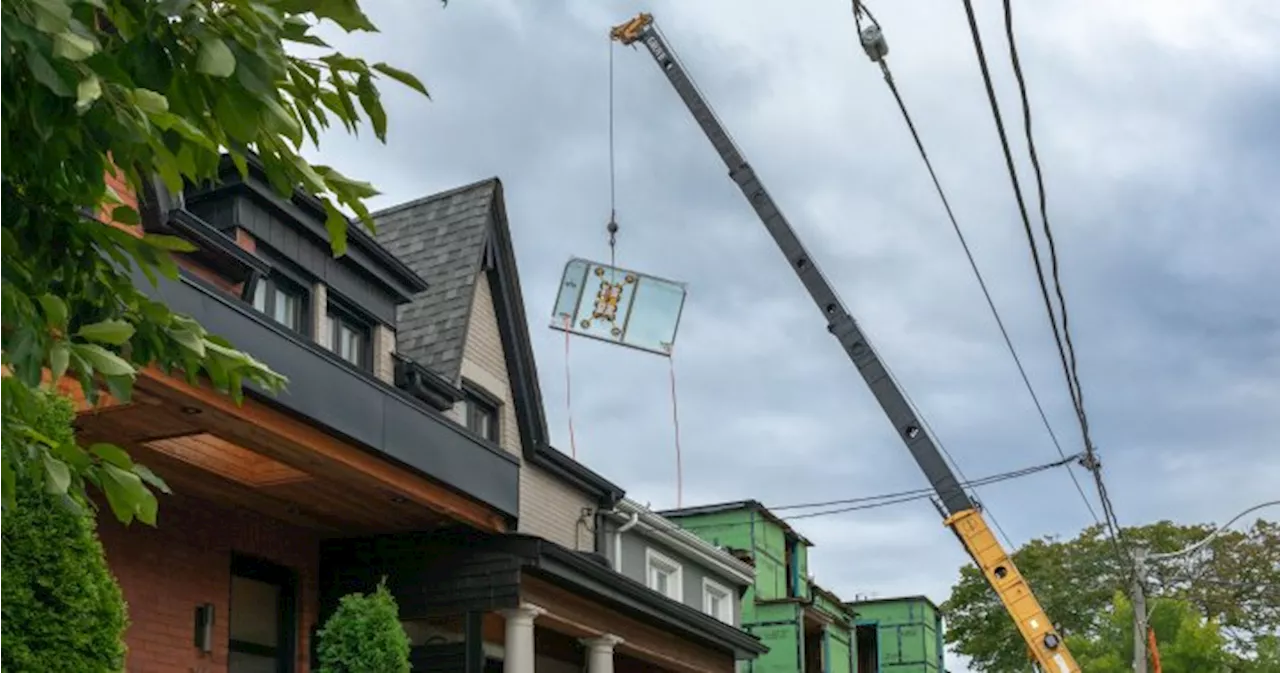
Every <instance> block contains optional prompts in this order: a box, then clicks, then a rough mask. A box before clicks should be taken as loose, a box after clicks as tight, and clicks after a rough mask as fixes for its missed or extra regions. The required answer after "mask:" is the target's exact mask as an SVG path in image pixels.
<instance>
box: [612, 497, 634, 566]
mask: <svg viewBox="0 0 1280 673" xmlns="http://www.w3.org/2000/svg"><path fill="white" fill-rule="evenodd" d="M638 523H640V513H639V512H632V513H631V520H630V521H628V522H626V523H624V524H622V525H621V526H618V530H616V531H614V533H613V571H614V572H619V573H620V572H622V534H623V533H625V532H627V531H629V530H631V529H632V528H634V527H635V525H636V524H638Z"/></svg>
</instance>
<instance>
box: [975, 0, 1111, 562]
mask: <svg viewBox="0 0 1280 673" xmlns="http://www.w3.org/2000/svg"><path fill="white" fill-rule="evenodd" d="M964 9H965V15H966V17H967V19H968V23H969V33H970V35H971V36H972V38H973V47H974V52H975V53H976V55H977V57H978V66H979V69H980V70H981V72H982V80H983V85H984V87H985V88H986V93H987V101H988V103H989V104H990V106H991V114H992V118H993V119H994V121H995V125H996V132H997V134H998V136H999V139H1000V146H1001V149H1002V151H1003V152H1004V158H1005V166H1006V168H1007V169H1008V171H1009V180H1010V183H1011V184H1012V186H1013V192H1014V197H1015V198H1016V200H1017V205H1018V213H1019V215H1020V216H1021V219H1022V226H1023V230H1024V232H1025V233H1026V236H1027V242H1028V244H1029V246H1030V249H1031V258H1032V261H1033V263H1034V265H1035V270H1036V281H1037V284H1038V285H1039V287H1040V294H1041V298H1042V299H1043V301H1044V306H1045V310H1046V312H1047V313H1048V314H1049V324H1050V326H1051V327H1052V328H1053V338H1054V345H1055V346H1056V347H1057V350H1058V359H1059V361H1060V362H1061V364H1062V371H1063V376H1064V377H1065V378H1066V381H1067V388H1068V390H1069V391H1070V393H1071V401H1072V404H1073V406H1074V407H1075V412H1076V420H1077V421H1078V422H1079V424H1080V433H1081V438H1082V440H1083V442H1084V448H1085V452H1086V454H1087V457H1088V463H1087V466H1088V468H1089V470H1090V471H1091V472H1092V473H1093V478H1094V482H1095V485H1096V486H1097V489H1098V497H1099V500H1100V501H1101V503H1102V510H1103V516H1104V517H1105V520H1106V527H1107V530H1108V533H1109V537H1110V538H1111V541H1112V544H1113V546H1114V547H1115V551H1116V553H1117V554H1118V555H1120V556H1122V557H1125V558H1127V559H1128V560H1130V561H1131V560H1132V559H1131V555H1130V554H1127V553H1126V552H1125V550H1124V549H1122V546H1123V545H1124V542H1123V538H1122V533H1121V530H1120V523H1119V520H1118V519H1117V518H1116V516H1115V510H1114V508H1113V507H1112V504H1111V500H1110V496H1108V494H1107V490H1106V485H1105V484H1104V483H1103V481H1102V474H1101V467H1100V465H1099V464H1098V462H1097V459H1096V457H1095V454H1094V445H1093V441H1092V438H1091V437H1090V436H1089V421H1088V418H1087V416H1086V414H1085V410H1084V403H1083V397H1082V394H1081V391H1080V389H1079V387H1078V384H1079V377H1078V375H1076V370H1075V368H1074V367H1073V366H1072V364H1070V363H1071V362H1074V348H1073V347H1072V346H1071V345H1070V338H1069V337H1067V338H1066V339H1064V337H1063V332H1065V330H1066V323H1065V322H1064V324H1063V326H1062V328H1061V329H1059V325H1058V316H1057V311H1055V309H1054V304H1053V300H1052V299H1051V298H1050V296H1049V288H1048V285H1047V282H1046V278H1045V271H1044V265H1043V264H1042V262H1041V259H1040V251H1039V247H1038V245H1037V244H1036V239H1035V234H1034V232H1033V231H1032V229H1031V218H1030V217H1029V216H1028V214H1027V205H1026V201H1025V199H1024V198H1023V195H1022V187H1021V184H1020V183H1019V181H1018V171H1017V168H1016V167H1015V165H1014V160H1013V152H1012V151H1011V150H1010V147H1009V138H1008V134H1007V133H1006V132H1005V127H1004V118H1003V116H1002V115H1001V113H1000V105H999V102H998V101H997V100H996V93H995V87H994V85H993V84H992V80H991V70H990V68H989V67H988V65H987V57H986V53H985V51H984V49H983V46H982V35H981V31H980V30H979V29H978V22H977V17H976V16H975V15H974V11H973V2H972V0H964ZM1004 11H1005V28H1006V33H1007V37H1008V38H1009V40H1010V43H1009V44H1010V58H1011V59H1013V60H1014V62H1015V66H1014V70H1015V73H1016V75H1017V77H1018V80H1019V91H1020V93H1021V95H1022V101H1023V112H1024V125H1025V126H1026V134H1027V137H1028V138H1030V137H1031V128H1030V103H1029V102H1028V100H1027V97H1026V86H1025V81H1024V78H1023V76H1022V73H1021V63H1020V61H1018V58H1017V47H1016V44H1015V41H1014V37H1013V19H1012V7H1011V6H1010V3H1009V0H1005V2H1004ZM1033 163H1034V164H1035V165H1036V166H1037V169H1036V175H1037V184H1038V186H1039V187H1040V188H1041V207H1042V208H1044V207H1045V204H1044V190H1043V175H1042V174H1041V172H1040V170H1039V168H1038V165H1039V159H1038V157H1037V158H1035V159H1034V160H1033ZM1046 210H1047V209H1046ZM1042 214H1043V211H1042ZM1043 226H1044V229H1045V230H1046V232H1049V231H1050V230H1049V225H1048V220H1047V219H1045V220H1044V225H1043ZM1048 238H1049V239H1050V240H1051V238H1052V234H1051V232H1050V233H1049V235H1048ZM1050 254H1051V258H1052V260H1051V261H1052V264H1053V265H1054V281H1055V287H1056V289H1055V294H1056V295H1057V296H1058V298H1059V299H1060V301H1062V292H1061V282H1060V279H1059V277H1058V276H1057V273H1056V270H1057V261H1056V250H1054V249H1052V247H1051V251H1050ZM1065 308H1066V305H1065V301H1063V303H1062V307H1061V309H1062V311H1063V312H1064V315H1065ZM1068 349H1071V355H1070V356H1068Z"/></svg>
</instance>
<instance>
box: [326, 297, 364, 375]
mask: <svg viewBox="0 0 1280 673" xmlns="http://www.w3.org/2000/svg"><path fill="white" fill-rule="evenodd" d="M325 318H326V319H325V330H326V334H327V338H328V343H327V344H324V345H325V346H327V347H328V348H329V350H331V351H333V352H334V353H337V354H338V357H340V358H342V359H343V360H346V361H347V362H350V363H351V364H353V365H355V366H357V367H360V368H361V369H369V361H370V360H371V359H372V358H371V357H370V356H369V342H370V339H369V335H370V333H371V330H370V329H369V324H368V323H367V322H365V321H363V320H360V319H359V318H356V317H355V316H354V315H352V314H351V313H348V312H347V311H344V310H342V309H341V308H339V307H337V306H335V305H334V304H333V302H329V312H328V315H327V316H326V317H325ZM321 343H324V341H323V340H322V341H321Z"/></svg>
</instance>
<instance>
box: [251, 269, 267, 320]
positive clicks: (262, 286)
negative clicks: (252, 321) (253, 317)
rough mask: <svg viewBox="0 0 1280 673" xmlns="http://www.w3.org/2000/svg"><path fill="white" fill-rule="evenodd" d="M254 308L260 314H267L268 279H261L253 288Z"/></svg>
mask: <svg viewBox="0 0 1280 673" xmlns="http://www.w3.org/2000/svg"><path fill="white" fill-rule="evenodd" d="M253 308H255V309H257V311H258V312H259V313H266V312H267V279H265V278H261V279H259V280H258V282H257V283H255V284H254V286H253Z"/></svg>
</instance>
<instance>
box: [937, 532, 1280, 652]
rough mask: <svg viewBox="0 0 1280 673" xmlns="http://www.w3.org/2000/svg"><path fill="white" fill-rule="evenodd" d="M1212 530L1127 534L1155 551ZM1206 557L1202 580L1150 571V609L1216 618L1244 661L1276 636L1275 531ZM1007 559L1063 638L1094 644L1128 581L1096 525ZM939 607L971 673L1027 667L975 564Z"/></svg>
mask: <svg viewBox="0 0 1280 673" xmlns="http://www.w3.org/2000/svg"><path fill="white" fill-rule="evenodd" d="M1213 528H1214V527H1213V526H1209V525H1191V526H1182V525H1176V524H1173V523H1171V522H1167V521H1166V522H1160V523H1156V524H1152V525H1149V526H1142V527H1135V528H1128V529H1125V535H1126V537H1127V538H1128V539H1129V540H1131V541H1133V542H1134V543H1135V544H1137V543H1141V544H1145V545H1147V546H1148V547H1149V548H1150V549H1151V550H1152V551H1154V552H1166V551H1174V550H1177V549H1181V548H1184V547H1186V546H1187V545H1190V544H1191V543H1193V542H1197V541H1199V540H1201V539H1203V538H1204V537H1205V536H1207V535H1208V534H1209V533H1210V532H1212V530H1213ZM1205 553H1206V554H1208V559H1209V560H1208V561H1205V562H1202V563H1199V564H1197V567H1198V568H1199V569H1200V573H1199V574H1198V575H1197V576H1196V577H1194V578H1192V577H1189V576H1188V575H1187V574H1186V572H1185V568H1184V567H1183V566H1182V565H1180V564H1168V563H1156V564H1152V566H1151V568H1150V570H1151V573H1152V579H1153V581H1152V585H1151V594H1152V600H1153V604H1154V603H1158V602H1159V601H1160V600H1164V599H1173V600H1178V601H1184V602H1185V603H1186V604H1187V605H1189V606H1190V607H1191V608H1192V609H1194V611H1195V614H1197V615H1198V616H1199V617H1200V618H1201V619H1204V620H1213V621H1214V623H1216V624H1217V625H1218V628H1220V629H1221V633H1222V634H1223V637H1224V638H1225V639H1226V640H1227V643H1228V645H1229V648H1228V649H1229V650H1230V651H1231V652H1234V653H1237V654H1239V655H1240V657H1241V659H1240V661H1244V660H1247V659H1249V658H1250V657H1253V656H1254V654H1255V653H1256V652H1257V651H1258V650H1259V649H1260V648H1261V647H1262V646H1263V645H1264V644H1265V642H1266V641H1264V640H1261V639H1263V638H1264V637H1265V636H1267V634H1274V633H1276V632H1277V631H1280V525H1277V524H1276V523H1273V522H1268V521H1263V520H1258V521H1257V522H1256V523H1254V525H1253V526H1252V527H1251V528H1249V529H1248V530H1246V531H1243V532H1241V531H1232V532H1228V533H1226V534H1224V535H1222V536H1220V537H1219V538H1218V539H1216V540H1215V541H1214V542H1213V543H1211V544H1210V545H1209V548H1208V549H1207V551H1206V552H1205ZM1013 558H1014V563H1016V564H1017V566H1018V569H1019V570H1020V571H1021V572H1022V574H1023V575H1024V576H1025V577H1026V578H1027V581H1028V582H1029V583H1030V585H1031V588H1032V589H1033V590H1034V591H1035V594H1036V597H1037V598H1039V599H1040V602H1041V603H1042V604H1043V606H1044V608H1045V611H1046V612H1047V613H1048V614H1049V616H1050V617H1051V618H1053V619H1054V620H1055V621H1056V622H1057V623H1058V624H1059V625H1060V626H1061V627H1062V629H1063V631H1064V632H1065V633H1066V634H1067V635H1068V637H1073V636H1074V637H1077V638H1084V639H1086V640H1088V639H1095V638H1097V637H1099V634H1100V633H1101V632H1102V631H1103V629H1104V628H1105V627H1106V625H1107V623H1108V622H1107V620H1108V619H1109V618H1110V617H1109V616H1110V615H1112V614H1114V601H1113V599H1114V596H1115V592H1116V591H1117V589H1121V588H1123V587H1124V586H1126V584H1127V581H1128V580H1127V574H1126V568H1125V567H1124V565H1123V564H1122V562H1121V560H1120V559H1119V558H1118V557H1117V555H1116V553H1115V549H1114V548H1113V547H1112V545H1111V543H1110V542H1109V540H1108V539H1107V538H1106V536H1105V535H1104V534H1103V531H1102V529H1101V528H1100V527H1098V526H1094V527H1090V528H1087V529H1085V530H1084V531H1083V532H1082V533H1081V534H1080V535H1079V536H1078V537H1076V538H1075V539H1072V540H1065V541H1064V540H1059V539H1055V538H1043V539H1039V540H1032V541H1031V542H1029V543H1027V544H1026V545H1024V546H1023V547H1022V548H1020V549H1018V550H1017V551H1016V552H1015V553H1014V555H1013ZM944 607H945V609H946V614H947V631H946V640H947V642H948V643H949V644H950V645H952V646H953V648H954V649H955V651H956V652H958V653H960V654H963V655H965V656H967V657H969V658H970V659H971V660H972V664H971V665H972V667H973V668H974V670H977V671H983V672H984V673H1022V672H1023V671H1026V670H1027V653H1026V645H1025V644H1024V643H1023V641H1022V638H1021V637H1020V636H1019V635H1018V633H1017V630H1016V628H1015V626H1014V624H1013V621H1012V620H1011V619H1010V618H1009V616H1008V614H1007V613H1006V612H1005V610H1004V607H1003V606H1002V605H1001V603H1000V601H999V598H998V597H997V596H996V595H995V592H993V591H992V590H991V588H990V586H989V585H988V584H987V582H986V580H985V579H984V578H983V577H982V574H981V573H980V572H979V571H978V569H977V568H976V567H975V566H973V565H966V566H964V567H963V568H961V569H960V580H959V582H957V583H956V585H955V586H954V587H952V590H951V597H950V599H949V600H948V601H947V602H946V603H945V605H944ZM1162 651H1163V650H1162ZM1085 670H1091V669H1088V668H1086V669H1085Z"/></svg>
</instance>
